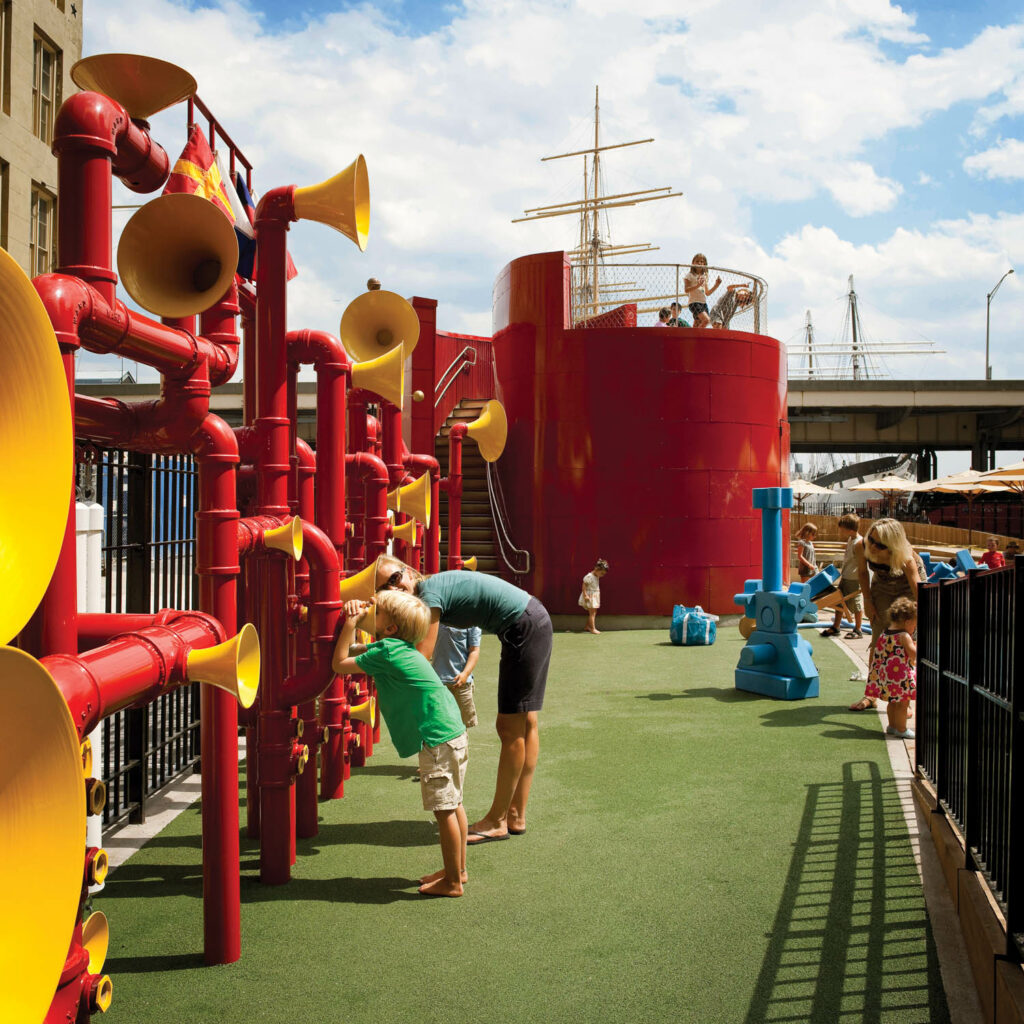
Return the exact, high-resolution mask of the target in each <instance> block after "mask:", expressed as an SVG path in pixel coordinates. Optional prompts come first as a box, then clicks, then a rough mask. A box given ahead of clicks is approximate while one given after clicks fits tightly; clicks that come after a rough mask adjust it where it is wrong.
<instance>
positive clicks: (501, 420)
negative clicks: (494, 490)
mask: <svg viewBox="0 0 1024 1024" xmlns="http://www.w3.org/2000/svg"><path fill="white" fill-rule="evenodd" d="M466 433H467V434H468V435H469V436H470V437H471V438H473V440H474V441H476V443H477V447H478V448H479V449H480V454H481V455H482V456H483V457H484V460H485V461H486V462H494V461H495V460H496V459H497V458H498V457H499V456H500V455H501V453H502V452H503V451H504V450H505V441H506V439H507V438H508V417H506V415H505V407H504V406H503V405H502V404H501V402H499V401H498V400H497V399H496V398H492V399H491V400H490V401H489V402H488V403H487V404H486V405H485V406H484V407H483V409H481V410H480V415H479V416H478V417H477V418H476V419H475V420H473V422H472V423H470V424H468V425H467V426H466Z"/></svg>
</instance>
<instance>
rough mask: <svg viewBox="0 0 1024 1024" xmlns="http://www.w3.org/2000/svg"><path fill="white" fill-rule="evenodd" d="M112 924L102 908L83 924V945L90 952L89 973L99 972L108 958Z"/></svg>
mask: <svg viewBox="0 0 1024 1024" xmlns="http://www.w3.org/2000/svg"><path fill="white" fill-rule="evenodd" d="M109 945H110V926H109V925H108V924H107V916H106V914H104V913H103V911H101V910H97V911H95V912H94V913H92V914H90V915H89V916H88V917H87V918H86V919H85V921H84V922H83V924H82V946H83V947H84V948H85V950H86V951H87V952H88V954H89V973H90V974H99V973H100V971H102V970H103V964H104V963H105V962H106V959H107V948H108V947H109Z"/></svg>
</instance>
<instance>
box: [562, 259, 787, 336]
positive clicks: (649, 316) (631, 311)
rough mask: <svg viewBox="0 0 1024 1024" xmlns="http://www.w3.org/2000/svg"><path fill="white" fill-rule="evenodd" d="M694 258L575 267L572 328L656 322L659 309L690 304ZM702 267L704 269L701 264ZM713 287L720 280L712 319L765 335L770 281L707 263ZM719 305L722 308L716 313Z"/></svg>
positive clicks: (710, 304)
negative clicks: (689, 260)
mask: <svg viewBox="0 0 1024 1024" xmlns="http://www.w3.org/2000/svg"><path fill="white" fill-rule="evenodd" d="M691 269H692V267H691V264H689V263H602V264H599V265H598V267H597V268H596V269H595V268H594V267H593V266H585V265H582V264H580V265H574V266H573V268H572V295H571V324H572V326H573V327H654V326H655V325H656V324H657V323H658V313H659V311H660V310H662V309H663V308H665V307H670V306H671V304H672V303H673V302H677V303H679V305H680V306H682V316H683V318H684V319H685V320H686V321H688V322H689V323H690V324H693V323H694V317H693V314H692V313H691V312H690V310H689V309H688V308H687V306H688V305H689V301H690V300H689V298H688V296H687V293H686V285H685V281H686V276H687V274H689V273H690V271H691ZM699 269H701V270H703V269H704V268H699ZM707 278H708V287H712V286H714V284H715V281H716V280H717V279H718V278H721V282H722V283H721V284H720V285H718V287H717V288H715V290H714V292H712V293H711V294H710V295H708V312H709V314H710V315H711V319H712V321H713V322H718V323H722V324H723V326H726V327H729V328H730V329H731V330H736V331H751V332H753V333H755V334H760V333H762V332H764V331H765V330H767V324H768V310H767V301H766V296H767V292H768V285H767V283H766V282H765V281H764V280H763V279H762V278H760V277H758V276H757V275H756V274H748V273H746V272H745V271H742V270H733V269H730V268H728V267H708V268H707ZM716 310H717V313H716Z"/></svg>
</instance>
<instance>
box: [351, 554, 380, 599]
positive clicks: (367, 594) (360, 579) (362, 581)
mask: <svg viewBox="0 0 1024 1024" xmlns="http://www.w3.org/2000/svg"><path fill="white" fill-rule="evenodd" d="M379 561H380V559H379V558H378V559H375V560H374V561H373V562H372V563H371V564H370V565H368V566H367V567H366V568H365V569H361V570H360V571H359V572H357V573H356V574H355V575H354V576H346V577H345V579H343V580H342V581H341V603H342V604H344V603H345V602H346V601H369V600H371V599H372V598H373V595H374V594H375V593H376V592H377V562H379Z"/></svg>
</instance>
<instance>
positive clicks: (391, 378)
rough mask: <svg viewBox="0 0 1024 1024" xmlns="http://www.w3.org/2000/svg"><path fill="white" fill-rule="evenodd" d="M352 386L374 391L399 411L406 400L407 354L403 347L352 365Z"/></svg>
mask: <svg viewBox="0 0 1024 1024" xmlns="http://www.w3.org/2000/svg"><path fill="white" fill-rule="evenodd" d="M352 386H353V387H354V388H363V389H364V390H366V391H372V392H373V393H374V394H375V395H380V397H381V398H384V399H387V401H389V402H390V403H391V404H392V405H397V406H398V408H399V409H401V408H402V406H403V405H404V399H405V352H404V350H403V349H402V347H401V346H398V347H397V348H393V349H392V350H391V351H390V352H385V353H384V355H379V356H377V357H376V359H367V360H366V361H365V362H362V363H353V364H352Z"/></svg>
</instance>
